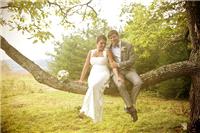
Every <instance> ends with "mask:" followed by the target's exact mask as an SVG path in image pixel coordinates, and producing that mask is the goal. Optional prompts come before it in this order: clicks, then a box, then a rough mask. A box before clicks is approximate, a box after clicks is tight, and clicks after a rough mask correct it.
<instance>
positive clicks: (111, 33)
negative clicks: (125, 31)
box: [108, 30, 119, 38]
mask: <svg viewBox="0 0 200 133" xmlns="http://www.w3.org/2000/svg"><path fill="white" fill-rule="evenodd" d="M113 34H116V35H117V36H119V33H118V32H117V31H116V30H111V31H109V32H108V38H110V36H112V35H113Z"/></svg>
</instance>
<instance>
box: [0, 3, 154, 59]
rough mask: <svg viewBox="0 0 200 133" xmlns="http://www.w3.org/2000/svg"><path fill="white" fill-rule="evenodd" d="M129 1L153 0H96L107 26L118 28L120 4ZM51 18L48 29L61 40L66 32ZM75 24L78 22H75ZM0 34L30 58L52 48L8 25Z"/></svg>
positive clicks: (1, 54) (2, 55) (0, 55)
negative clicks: (10, 28) (35, 42)
mask: <svg viewBox="0 0 200 133" xmlns="http://www.w3.org/2000/svg"><path fill="white" fill-rule="evenodd" d="M0 1H1V4H0V5H2V4H5V0H4V1H3V3H2V0H0ZM7 1H8V0H7ZM131 1H134V2H136V3H141V4H143V5H146V6H148V5H149V4H150V3H151V2H152V1H153V0H117V2H116V0H96V2H97V3H98V5H99V6H100V8H101V10H102V12H101V14H100V16H101V17H102V18H104V19H107V20H108V24H109V26H111V27H118V28H119V26H120V25H121V24H120V23H119V22H120V21H119V19H120V18H119V14H120V9H121V5H122V3H124V2H127V3H129V2H131ZM52 19H53V20H54V21H53V23H52V28H51V29H50V30H51V31H52V32H53V34H54V36H55V40H56V41H61V40H62V35H63V34H67V33H66V30H65V29H64V28H63V27H62V26H61V25H60V24H59V21H56V20H58V19H55V16H54V17H52ZM77 24H79V23H78V22H77ZM80 26H81V25H80ZM0 35H1V36H3V37H4V38H5V39H6V40H7V41H8V42H9V43H10V44H11V45H12V46H14V47H15V48H16V49H17V50H19V51H20V52H21V53H22V54H23V55H25V56H26V57H27V58H29V59H30V60H39V59H47V58H50V56H47V55H46V53H52V52H53V49H54V45H53V42H50V41H48V42H47V43H45V44H41V43H37V44H33V40H30V39H27V38H29V37H30V35H28V34H26V35H23V34H22V33H21V32H18V31H10V30H9V27H7V26H3V27H1V28H0ZM3 59H9V57H8V56H7V55H6V54H5V53H4V51H3V50H2V49H0V60H3Z"/></svg>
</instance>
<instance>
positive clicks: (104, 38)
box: [96, 35, 107, 43]
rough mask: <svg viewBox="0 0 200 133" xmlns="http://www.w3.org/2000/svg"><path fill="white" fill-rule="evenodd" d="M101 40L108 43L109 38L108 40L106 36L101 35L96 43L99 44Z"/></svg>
mask: <svg viewBox="0 0 200 133" xmlns="http://www.w3.org/2000/svg"><path fill="white" fill-rule="evenodd" d="M100 40H104V41H107V38H106V36H105V35H99V36H98V37H97V41H96V42H97V43H98V42H99V41H100Z"/></svg>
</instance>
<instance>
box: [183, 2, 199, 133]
mask: <svg viewBox="0 0 200 133" xmlns="http://www.w3.org/2000/svg"><path fill="white" fill-rule="evenodd" d="M185 8H186V12H187V17H188V28H189V33H190V40H191V44H192V46H193V48H192V51H191V53H190V58H189V61H190V62H193V63H195V64H197V65H200V12H199V9H200V2H199V1H186V4H185ZM191 79H192V84H191V89H190V109H191V111H190V124H189V126H188V127H189V132H191V133H193V132H194V133H197V132H200V72H199V71H198V72H197V73H192V74H191Z"/></svg>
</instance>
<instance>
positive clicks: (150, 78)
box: [1, 37, 200, 95]
mask: <svg viewBox="0 0 200 133" xmlns="http://www.w3.org/2000/svg"><path fill="white" fill-rule="evenodd" d="M1 38H2V39H1V48H2V49H3V50H4V51H5V52H6V54H7V55H8V56H9V57H10V58H12V59H13V60H14V61H15V62H17V63H18V64H19V65H20V66H22V67H23V68H25V69H26V70H27V71H28V72H30V73H31V74H32V75H33V77H34V78H35V79H36V80H37V81H38V82H39V83H42V84H45V85H48V86H50V87H52V88H55V89H58V90H63V91H68V92H72V93H78V94H85V92H86V90H87V85H80V84H77V83H76V82H75V81H69V82H65V83H62V82H60V81H58V80H57V78H56V77H54V76H52V75H50V74H49V73H47V72H45V71H44V70H42V69H41V68H40V67H39V66H38V65H36V64H35V63H34V62H32V61H30V60H29V59H28V58H26V57H25V56H23V55H22V54H21V53H20V52H19V51H17V50H16V49H15V48H14V47H12V46H11V45H10V44H9V43H8V42H7V41H6V40H5V39H4V38H3V37H1ZM192 72H194V73H196V72H200V66H199V65H196V64H194V63H192V62H189V61H183V62H177V63H173V64H169V65H165V66H162V67H159V68H157V69H155V70H152V71H149V72H147V73H145V74H141V75H140V76H141V78H142V80H143V82H144V84H143V87H147V86H149V85H154V84H156V83H159V82H161V81H164V80H167V79H170V78H174V77H178V76H182V75H190V73H192ZM129 86H130V84H129ZM105 94H110V95H118V91H117V89H116V87H115V86H114V83H113V82H111V84H110V87H109V88H107V89H106V91H105Z"/></svg>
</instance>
